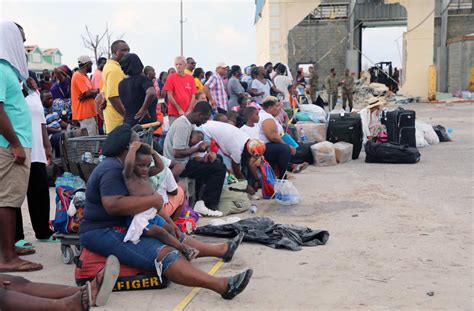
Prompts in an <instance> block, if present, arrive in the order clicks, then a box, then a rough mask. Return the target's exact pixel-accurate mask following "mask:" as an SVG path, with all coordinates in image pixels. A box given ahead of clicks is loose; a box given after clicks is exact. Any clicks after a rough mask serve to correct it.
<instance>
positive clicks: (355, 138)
mask: <svg viewBox="0 0 474 311" xmlns="http://www.w3.org/2000/svg"><path fill="white" fill-rule="evenodd" d="M362 135H363V134H362V122H361V120H360V116H359V114H358V113H345V114H344V116H341V115H340V114H331V115H330V117H329V123H328V130H327V140H328V141H330V142H332V143H337V142H338V141H345V142H347V143H350V144H352V145H353V146H354V149H353V151H352V159H353V160H355V159H358V158H359V153H360V151H361V149H362V141H363V138H362V137H363V136H362Z"/></svg>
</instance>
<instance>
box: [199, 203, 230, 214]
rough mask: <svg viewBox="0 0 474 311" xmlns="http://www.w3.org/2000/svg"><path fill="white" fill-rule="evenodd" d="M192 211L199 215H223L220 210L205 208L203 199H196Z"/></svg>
mask: <svg viewBox="0 0 474 311" xmlns="http://www.w3.org/2000/svg"><path fill="white" fill-rule="evenodd" d="M194 211H195V212H196V213H198V214H199V215H201V216H209V217H221V216H223V215H224V214H223V213H222V212H221V211H214V210H212V209H209V208H207V207H206V205H205V204H204V201H197V202H196V204H194Z"/></svg>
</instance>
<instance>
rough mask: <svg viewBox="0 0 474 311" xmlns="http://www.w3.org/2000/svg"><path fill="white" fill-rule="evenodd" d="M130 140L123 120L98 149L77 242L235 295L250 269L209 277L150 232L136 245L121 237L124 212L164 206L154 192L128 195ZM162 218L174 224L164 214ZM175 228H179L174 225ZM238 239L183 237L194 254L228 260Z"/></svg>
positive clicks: (176, 279) (186, 282)
mask: <svg viewBox="0 0 474 311" xmlns="http://www.w3.org/2000/svg"><path fill="white" fill-rule="evenodd" d="M135 139H136V136H135V135H132V131H131V129H130V126H129V125H127V124H124V125H121V126H119V127H117V128H116V129H115V130H114V131H113V132H111V133H110V134H109V135H108V136H107V139H106V140H105V142H104V145H103V148H102V150H103V154H104V155H105V156H106V157H107V158H105V160H103V161H102V162H101V163H100V164H99V165H98V166H97V168H95V169H94V171H93V172H92V175H91V176H90V178H89V180H88V182H87V190H86V198H87V200H86V206H85V209H84V219H83V221H82V223H81V227H80V232H79V234H80V239H81V244H82V245H83V246H84V247H85V248H87V249H89V250H91V251H92V252H95V253H98V254H100V255H102V256H109V255H115V256H116V257H117V258H118V259H119V260H120V262H121V263H123V264H125V265H128V266H131V267H134V268H138V269H142V270H148V271H155V270H156V271H157V274H158V276H161V275H162V274H163V275H164V276H165V277H166V278H167V279H168V280H170V281H172V282H175V283H178V284H182V285H186V286H198V287H204V288H207V289H210V290H213V291H215V292H217V293H219V294H221V296H222V298H224V299H232V298H234V297H235V296H236V295H238V294H239V293H241V292H242V291H243V290H244V289H245V287H246V286H247V284H248V282H249V281H250V278H251V276H252V272H253V271H252V269H248V270H246V271H244V272H242V273H240V274H237V275H235V276H232V277H214V276H210V275H208V274H207V273H205V272H203V271H201V270H199V269H197V268H196V267H194V266H193V265H192V263H191V262H189V261H187V260H186V259H184V257H182V256H181V255H180V253H179V252H178V251H177V250H176V249H173V248H172V247H169V246H166V245H164V244H163V243H162V242H160V241H159V240H157V239H154V238H152V237H142V238H141V239H140V242H139V243H137V244H134V243H132V242H126V243H124V242H123V238H124V237H125V234H126V231H127V228H126V227H125V221H126V219H127V216H131V215H135V214H138V213H140V212H143V211H145V210H147V209H149V208H152V207H155V208H158V209H159V208H161V207H162V205H163V199H162V197H161V196H160V195H159V194H157V193H154V194H153V195H149V196H141V197H134V196H129V195H128V191H127V187H126V186H125V182H124V179H123V176H122V171H123V163H124V160H125V157H126V155H127V150H128V146H129V144H130V143H132V142H133V141H135ZM165 220H166V221H167V222H168V223H169V224H170V225H173V226H176V225H175V224H174V223H173V222H172V220H171V219H170V218H169V217H167V218H166V219H165ZM176 231H179V230H178V229H177V228H176ZM242 239H243V235H242V234H240V235H238V236H237V237H236V238H234V239H233V240H230V241H228V242H227V243H222V244H206V243H202V242H199V241H198V240H195V239H193V238H192V237H190V236H186V238H185V239H184V241H183V242H184V243H186V244H187V245H189V246H191V247H194V248H196V249H198V250H199V256H198V257H209V256H212V257H219V258H222V259H223V260H224V261H226V262H227V261H230V260H232V257H233V256H234V253H235V251H236V249H237V247H238V246H239V244H240V242H241V241H242Z"/></svg>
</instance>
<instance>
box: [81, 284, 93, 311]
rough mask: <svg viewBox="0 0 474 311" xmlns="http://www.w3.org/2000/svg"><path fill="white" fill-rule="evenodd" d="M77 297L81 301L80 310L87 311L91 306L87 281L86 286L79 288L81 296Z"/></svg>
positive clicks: (89, 288) (89, 287) (90, 291)
mask: <svg viewBox="0 0 474 311" xmlns="http://www.w3.org/2000/svg"><path fill="white" fill-rule="evenodd" d="M79 297H80V299H81V310H82V311H89V310H90V309H91V306H92V290H91V282H89V281H87V282H86V285H85V286H84V287H83V288H81V295H80V296H79Z"/></svg>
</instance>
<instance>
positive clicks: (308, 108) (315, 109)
mask: <svg viewBox="0 0 474 311" xmlns="http://www.w3.org/2000/svg"><path fill="white" fill-rule="evenodd" d="M299 109H300V111H302V112H309V113H311V114H314V115H316V116H319V117H322V118H323V119H326V111H324V109H323V108H321V107H319V106H316V105H299Z"/></svg>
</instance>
